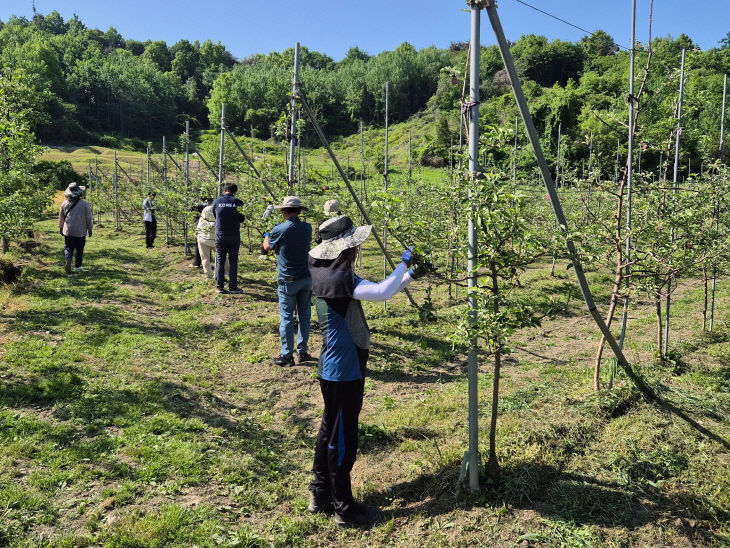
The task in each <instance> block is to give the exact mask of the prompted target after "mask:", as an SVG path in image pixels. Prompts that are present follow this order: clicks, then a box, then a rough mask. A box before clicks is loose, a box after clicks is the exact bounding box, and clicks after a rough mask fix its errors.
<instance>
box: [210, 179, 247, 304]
mask: <svg viewBox="0 0 730 548" xmlns="http://www.w3.org/2000/svg"><path fill="white" fill-rule="evenodd" d="M236 192H238V186H237V185H236V184H235V183H226V185H225V186H224V187H223V196H221V197H219V198H217V199H216V200H215V201H214V202H213V216H214V217H215V280H216V291H218V293H232V294H234V295H235V294H238V293H241V290H240V289H239V288H238V250H239V248H240V247H241V221H242V220H243V219H244V217H243V215H242V214H241V213H240V211H239V210H238V208H239V207H241V206H242V205H243V202H242V201H241V200H239V199H238V198H236ZM226 258H228V264H229V268H228V291H227V292H226V287H225V283H226V276H225V269H224V266H225V264H226Z"/></svg>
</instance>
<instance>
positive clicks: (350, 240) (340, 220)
mask: <svg viewBox="0 0 730 548" xmlns="http://www.w3.org/2000/svg"><path fill="white" fill-rule="evenodd" d="M372 230H373V225H364V226H355V225H354V223H353V222H352V219H350V218H349V217H348V216H347V215H340V216H338V217H333V218H332V219H328V220H327V221H325V222H324V223H322V225H321V226H320V227H319V235H320V236H321V237H322V243H321V244H319V245H318V246H317V247H315V248H314V249H311V250H310V251H309V255H310V257H313V258H315V259H324V260H331V259H336V258H337V257H339V255H340V253H342V252H343V251H345V250H346V249H350V248H351V247H357V246H359V245H360V244H362V243H363V242H364V241H365V240H366V239H367V237H368V236H370V232H372Z"/></svg>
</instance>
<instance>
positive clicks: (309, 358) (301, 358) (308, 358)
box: [299, 352, 314, 363]
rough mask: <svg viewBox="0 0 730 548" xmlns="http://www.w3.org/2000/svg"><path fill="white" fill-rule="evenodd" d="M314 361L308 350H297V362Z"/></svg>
mask: <svg viewBox="0 0 730 548" xmlns="http://www.w3.org/2000/svg"><path fill="white" fill-rule="evenodd" d="M311 361H314V357H313V356H312V355H311V354H310V353H309V352H299V363H304V362H311Z"/></svg>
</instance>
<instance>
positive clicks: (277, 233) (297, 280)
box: [263, 196, 312, 367]
mask: <svg viewBox="0 0 730 548" xmlns="http://www.w3.org/2000/svg"><path fill="white" fill-rule="evenodd" d="M274 209H279V210H281V214H282V216H283V217H284V222H283V223H279V224H278V225H276V226H275V227H274V229H273V230H272V231H271V234H269V233H268V232H266V233H265V234H264V242H263V249H264V251H265V252H267V251H270V250H272V249H273V250H274V251H275V252H276V262H277V265H278V276H277V284H278V294H279V316H280V323H279V335H280V336H281V353H280V354H279V355H278V356H276V357H275V358H273V359H272V362H273V363H274V364H275V365H279V366H282V367H288V366H292V365H294V310H296V312H297V316H298V318H299V327H298V329H297V331H298V334H297V346H296V351H297V354H298V356H299V363H303V362H306V361H310V360H311V359H312V357H311V356H310V355H309V352H308V347H309V322H310V318H311V315H312V278H311V277H310V275H309V267H308V266H307V261H308V255H307V254H308V253H309V248H310V246H311V243H312V225H310V224H309V223H305V222H304V221H302V220H301V219H299V214H300V213H301V212H302V211H305V210H307V207H305V206H303V205H302V203H301V201H300V200H299V198H298V197H297V196H287V197H286V198H284V201H283V202H282V204H281V205H277V206H274Z"/></svg>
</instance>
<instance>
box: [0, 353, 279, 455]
mask: <svg viewBox="0 0 730 548" xmlns="http://www.w3.org/2000/svg"><path fill="white" fill-rule="evenodd" d="M2 407H6V408H9V409H23V408H33V409H35V410H42V409H49V410H51V409H52V410H53V414H54V416H55V417H56V418H57V419H60V420H69V419H73V420H74V422H77V423H80V424H82V425H84V426H85V427H87V428H92V429H100V428H104V427H109V426H118V427H127V426H130V425H133V424H136V423H137V422H139V421H144V420H146V419H145V417H149V416H152V415H154V414H156V413H160V412H169V413H173V414H175V415H176V416H178V417H179V418H181V419H192V418H196V419H199V420H201V421H202V422H204V423H205V424H206V425H208V426H209V427H212V428H222V429H224V430H225V431H226V432H228V433H229V434H235V435H244V436H253V435H256V436H260V432H258V431H259V430H260V425H257V424H254V423H253V422H252V421H250V420H247V419H246V418H245V417H246V416H247V412H248V411H249V410H248V409H246V408H245V407H242V406H237V405H234V404H233V403H231V402H229V401H226V400H224V399H222V398H220V397H218V396H214V395H211V394H207V393H206V394H202V393H200V392H199V391H196V390H194V389H192V388H190V387H188V386H185V385H183V384H179V383H174V382H169V381H160V382H154V381H152V382H145V383H144V384H141V385H139V386H137V387H125V388H112V387H91V386H89V385H87V384H86V382H85V381H84V380H83V378H82V376H81V375H80V372H79V369H77V368H75V367H73V366H60V367H52V368H45V369H44V370H43V372H42V373H41V374H34V375H31V376H29V377H27V378H13V377H11V378H10V379H6V380H3V381H2V382H0V408H2ZM234 414H235V415H237V416H239V417H242V418H241V419H240V420H238V419H236V418H232V415H234ZM160 433H162V432H160ZM266 436H267V439H271V441H272V443H274V442H276V439H275V438H276V437H277V434H275V433H274V432H267V434H266ZM279 441H281V440H279Z"/></svg>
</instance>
